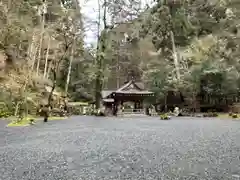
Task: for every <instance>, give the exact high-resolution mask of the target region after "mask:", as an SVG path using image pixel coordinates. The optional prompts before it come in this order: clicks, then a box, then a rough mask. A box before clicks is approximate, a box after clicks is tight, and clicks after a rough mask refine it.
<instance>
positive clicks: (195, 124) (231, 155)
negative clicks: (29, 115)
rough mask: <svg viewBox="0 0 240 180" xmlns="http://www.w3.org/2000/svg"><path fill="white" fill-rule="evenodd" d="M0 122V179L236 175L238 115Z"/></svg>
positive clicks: (239, 170)
mask: <svg viewBox="0 0 240 180" xmlns="http://www.w3.org/2000/svg"><path fill="white" fill-rule="evenodd" d="M0 126H1V127H0V179H1V180H98V179H99V180H100V179H101V180H103V179H106V180H108V179H112V180H118V179H119V180H125V179H131V180H158V179H159V180H174V179H178V180H181V179H184V180H185V179H191V180H194V179H199V180H200V179H201V180H202V179H206V180H211V179H214V180H228V179H229V180H230V179H231V180H235V179H236V180H238V179H240V121H232V120H217V119H215V120H213V119H212V120H211V119H189V118H183V119H173V120H170V121H160V120H158V119H157V118H145V119H144V118H132V119H128V118H123V119H116V118H94V117H72V118H70V119H69V120H65V121H63V120H59V121H51V122H48V123H46V124H43V123H39V124H37V125H36V126H32V127H21V128H16V127H15V128H5V127H4V125H3V123H0Z"/></svg>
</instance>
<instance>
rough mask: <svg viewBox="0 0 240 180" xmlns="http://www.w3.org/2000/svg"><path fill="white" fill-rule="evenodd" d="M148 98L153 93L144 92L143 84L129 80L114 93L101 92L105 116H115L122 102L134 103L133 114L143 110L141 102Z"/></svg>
mask: <svg viewBox="0 0 240 180" xmlns="http://www.w3.org/2000/svg"><path fill="white" fill-rule="evenodd" d="M149 96H154V93H153V92H151V91H147V90H145V88H144V85H143V83H141V82H135V81H134V80H131V81H128V82H127V83H125V84H124V85H123V86H122V87H120V88H119V89H117V90H115V91H109V90H106V91H102V104H103V106H104V108H105V114H107V115H117V112H118V111H119V110H120V108H121V107H122V106H123V103H124V102H133V103H134V108H133V112H134V111H137V110H143V109H144V107H143V102H144V100H145V99H146V98H148V97H149Z"/></svg>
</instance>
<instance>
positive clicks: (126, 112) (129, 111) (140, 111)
mask: <svg viewBox="0 0 240 180" xmlns="http://www.w3.org/2000/svg"><path fill="white" fill-rule="evenodd" d="M149 113H151V115H152V116H156V115H157V113H156V112H155V111H151V110H150V112H149ZM131 114H138V115H146V109H130V108H129V109H124V110H119V111H118V115H131Z"/></svg>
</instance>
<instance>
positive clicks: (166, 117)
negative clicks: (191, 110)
mask: <svg viewBox="0 0 240 180" xmlns="http://www.w3.org/2000/svg"><path fill="white" fill-rule="evenodd" d="M160 118H161V120H169V119H170V118H169V116H168V114H162V115H160Z"/></svg>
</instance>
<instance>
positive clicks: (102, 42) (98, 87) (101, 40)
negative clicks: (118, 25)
mask: <svg viewBox="0 0 240 180" xmlns="http://www.w3.org/2000/svg"><path fill="white" fill-rule="evenodd" d="M103 5H104V12H103V24H104V26H103V31H102V33H101V35H100V34H98V45H97V58H96V65H97V73H96V82H95V105H96V109H99V108H100V102H101V92H102V86H103V84H102V81H103V70H104V69H103V61H104V53H105V50H106V31H107V20H106V14H107V4H106V0H104V3H103ZM98 8H99V14H98V15H99V19H98V21H99V22H98V23H99V24H98V33H99V32H100V21H101V13H100V8H101V4H100V0H98Z"/></svg>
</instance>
